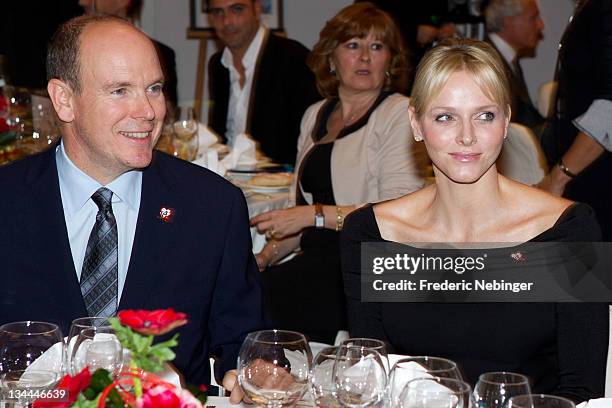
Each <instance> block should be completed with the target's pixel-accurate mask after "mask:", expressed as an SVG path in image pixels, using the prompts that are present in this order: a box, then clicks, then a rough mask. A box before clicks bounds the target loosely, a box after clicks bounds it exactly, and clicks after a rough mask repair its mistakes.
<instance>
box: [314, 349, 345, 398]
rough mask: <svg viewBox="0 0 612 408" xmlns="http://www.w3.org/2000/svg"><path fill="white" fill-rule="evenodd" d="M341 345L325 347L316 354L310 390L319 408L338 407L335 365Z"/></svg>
mask: <svg viewBox="0 0 612 408" xmlns="http://www.w3.org/2000/svg"><path fill="white" fill-rule="evenodd" d="M339 349H340V347H338V346H333V347H325V348H323V349H322V350H321V351H319V353H318V354H317V355H316V356H315V358H314V360H313V362H312V368H311V369H310V390H311V392H312V395H313V397H314V401H315V404H316V406H317V408H338V407H339V406H340V404H339V402H338V399H337V396H336V385H335V382H334V365H335V363H336V360H337V358H338V350H339Z"/></svg>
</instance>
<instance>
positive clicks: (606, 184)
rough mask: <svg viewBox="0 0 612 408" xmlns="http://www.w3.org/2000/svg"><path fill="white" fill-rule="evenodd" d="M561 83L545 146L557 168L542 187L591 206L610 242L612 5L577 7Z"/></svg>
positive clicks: (596, 0)
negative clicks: (607, 144)
mask: <svg viewBox="0 0 612 408" xmlns="http://www.w3.org/2000/svg"><path fill="white" fill-rule="evenodd" d="M556 79H557V81H558V82H559V86H558V91H557V99H556V103H555V105H554V108H555V111H554V114H553V117H552V122H551V123H550V125H549V126H548V127H547V128H546V130H545V132H544V135H543V140H542V144H543V147H544V151H545V152H546V155H547V157H548V160H549V162H550V164H551V165H553V164H555V165H554V166H553V167H552V169H551V172H550V174H549V175H548V176H547V177H546V178H545V179H544V180H543V181H542V183H541V184H540V187H542V188H543V189H545V190H547V191H550V192H551V193H553V194H556V195H563V196H564V197H567V198H570V199H574V200H579V201H584V202H586V203H588V204H589V205H591V206H592V207H593V209H595V213H596V214H597V219H598V220H599V223H600V225H601V227H602V231H603V240H604V241H610V240H612V183H610V176H611V175H612V153H611V152H610V151H609V150H608V151H604V147H603V146H602V143H604V144H605V143H606V138H609V137H610V135H609V132H610V130H609V128H607V130H606V123H609V120H610V117H612V109H611V104H610V101H612V0H586V1H581V2H578V3H577V6H576V11H575V13H574V17H573V18H572V20H571V23H570V24H569V26H568V27H567V29H566V30H565V33H564V35H563V37H562V39H561V44H560V47H559V57H558V61H557V73H556ZM589 129H590V131H589ZM608 143H609V140H608Z"/></svg>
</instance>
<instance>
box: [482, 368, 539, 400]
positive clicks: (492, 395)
mask: <svg viewBox="0 0 612 408" xmlns="http://www.w3.org/2000/svg"><path fill="white" fill-rule="evenodd" d="M529 393H531V388H530V387H529V380H528V379H527V377H525V376H524V375H522V374H516V373H509V372H503V371H501V372H492V373H484V374H481V375H480V377H479V378H478V382H477V383H476V385H475V386H474V394H473V398H474V401H475V403H476V406H477V408H505V407H506V403H507V402H508V400H509V399H510V398H511V397H514V396H516V395H524V394H529Z"/></svg>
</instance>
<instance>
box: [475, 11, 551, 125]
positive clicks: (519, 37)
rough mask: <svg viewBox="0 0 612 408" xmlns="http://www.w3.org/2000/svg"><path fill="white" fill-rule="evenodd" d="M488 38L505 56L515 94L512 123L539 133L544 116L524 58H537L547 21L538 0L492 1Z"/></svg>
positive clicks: (488, 16) (487, 20) (488, 12)
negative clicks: (532, 90)
mask: <svg viewBox="0 0 612 408" xmlns="http://www.w3.org/2000/svg"><path fill="white" fill-rule="evenodd" d="M484 14H485V18H486V23H487V39H486V41H487V42H489V43H490V44H491V45H493V47H494V48H495V50H496V51H497V52H498V53H499V54H500V56H501V57H502V61H503V62H504V67H505V68H506V73H507V74H508V78H509V80H510V91H511V93H512V118H511V121H512V122H517V123H520V124H522V125H525V126H527V127H528V128H530V129H531V130H533V132H534V134H536V135H539V134H540V131H541V127H542V124H543V122H544V118H543V117H542V115H540V113H539V112H538V110H537V109H536V107H535V106H534V105H533V102H532V101H531V97H530V96H529V90H528V89H527V84H526V83H525V78H524V76H523V70H522V68H521V63H520V60H521V58H524V57H533V56H535V53H536V48H537V46H538V43H539V42H540V41H541V40H542V38H544V37H543V34H542V32H543V30H544V21H542V18H541V17H540V10H539V8H538V4H537V2H536V0H491V1H490V2H489V3H488V5H487V6H486V8H485V13H484Z"/></svg>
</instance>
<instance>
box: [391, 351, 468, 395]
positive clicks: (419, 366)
mask: <svg viewBox="0 0 612 408" xmlns="http://www.w3.org/2000/svg"><path fill="white" fill-rule="evenodd" d="M419 377H441V378H452V379H455V380H463V378H462V377H461V373H460V372H459V369H458V368H457V364H456V363H455V362H454V361H451V360H447V359H445V358H440V357H429V356H415V357H406V358H402V359H400V360H398V361H397V362H396V363H395V364H394V365H393V368H392V369H391V373H389V385H388V387H387V394H388V395H387V399H388V401H389V403H390V405H391V406H392V407H397V406H398V404H399V396H400V393H401V392H402V390H403V389H404V387H405V386H406V384H407V383H408V381H410V380H413V379H415V378H419Z"/></svg>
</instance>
